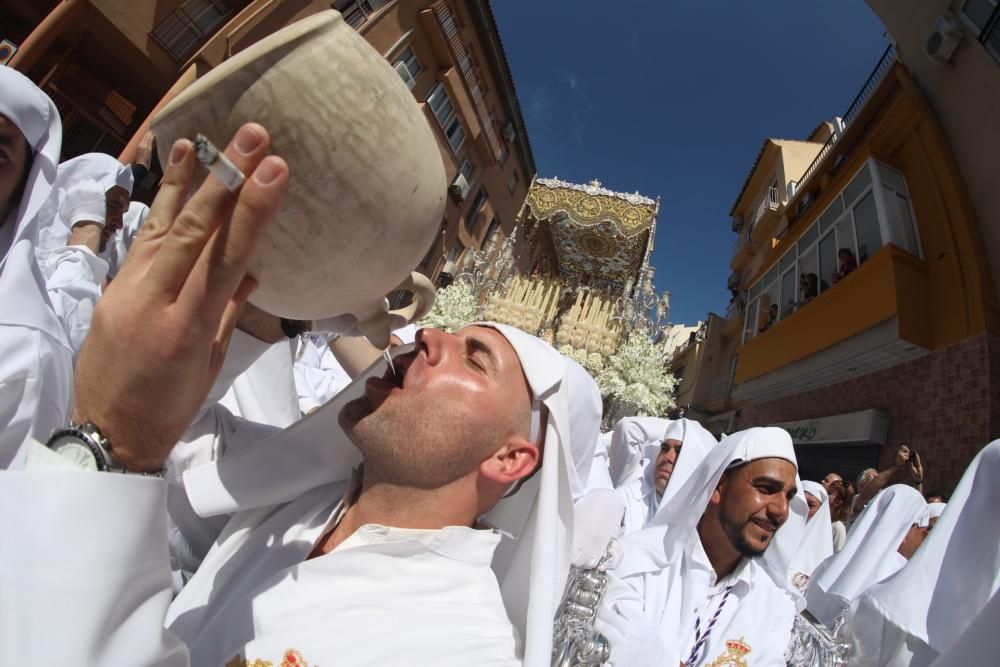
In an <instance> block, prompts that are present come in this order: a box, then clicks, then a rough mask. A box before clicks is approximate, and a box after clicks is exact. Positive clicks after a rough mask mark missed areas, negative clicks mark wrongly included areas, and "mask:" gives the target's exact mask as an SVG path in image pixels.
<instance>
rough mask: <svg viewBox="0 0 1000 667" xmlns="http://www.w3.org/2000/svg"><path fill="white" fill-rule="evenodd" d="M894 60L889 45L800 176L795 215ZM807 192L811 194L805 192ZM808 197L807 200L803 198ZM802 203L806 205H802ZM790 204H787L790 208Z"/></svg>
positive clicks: (810, 197)
mask: <svg viewBox="0 0 1000 667" xmlns="http://www.w3.org/2000/svg"><path fill="white" fill-rule="evenodd" d="M895 60H896V47H895V46H893V45H891V44H890V45H889V46H888V47H886V50H885V52H884V53H883V54H882V57H881V58H879V61H878V63H877V64H876V65H875V69H873V70H872V73H871V74H869V75H868V79H867V80H866V81H865V84H864V85H863V86H862V87H861V91H860V92H858V94H857V95H856V96H855V98H854V100H853V101H852V102H851V106H849V107H848V108H847V111H846V112H845V113H844V115H843V118H842V119H841V121H840V123H839V127H838V128H837V131H836V132H834V133H833V134H832V135H830V138H829V139H827V140H826V143H825V144H823V147H822V148H821V149H820V151H819V153H818V154H817V155H816V157H815V159H813V161H812V163H811V164H810V165H809V166H808V167H806V170H805V172H804V173H803V174H802V178H800V179H799V182H798V185H797V187H796V188H795V192H796V194H795V197H793V199H794V200H795V201H797V202H798V203H797V205H796V206H795V210H796V215H797V214H799V213H802V211H804V210H805V209H806V208H807V207H808V202H810V201H812V197H813V196H814V194H815V188H813V184H812V183H810V179H811V178H812V177H813V176H814V175H815V174H816V172H817V171H819V169H820V166H821V165H822V164H823V163H824V162H825V161H826V158H827V157H828V156H829V155H830V153H831V150H832V149H833V146H834V144H835V143H837V141H839V140H840V138H841V137H842V136H843V135H844V132H845V130H846V129H847V128H848V127H849V126H850V124H851V123H853V122H854V120H855V119H856V118H857V117H858V114H859V113H860V112H861V110H862V109H863V108H864V106H865V103H866V102H868V100H869V99H870V98H871V97H872V94H873V93H874V92H875V90H876V89H877V88H878V85H879V83H880V82H881V81H882V77H884V76H885V73H886V72H888V71H889V68H890V67H891V66H892V63H893V62H895ZM807 190H809V191H810V192H811V193H812V194H810V193H809V192H807ZM806 195H808V198H805V197H806ZM803 201H805V202H807V203H803ZM791 205H792V202H791V201H790V202H789V206H790V207H791Z"/></svg>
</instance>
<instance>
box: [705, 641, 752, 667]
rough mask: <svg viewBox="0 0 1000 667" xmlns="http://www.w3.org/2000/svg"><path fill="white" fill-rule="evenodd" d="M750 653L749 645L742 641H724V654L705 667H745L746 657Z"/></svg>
mask: <svg viewBox="0 0 1000 667" xmlns="http://www.w3.org/2000/svg"><path fill="white" fill-rule="evenodd" d="M749 652H750V645H749V644H747V643H746V642H745V641H743V638H742V637H740V638H739V640H736V639H729V640H727V641H726V652H725V654H723V655H720V656H719V657H718V658H716V659H715V660H713V661H712V662H710V663H709V664H708V665H706V666H705V667H747V659H746V655H747V653H749Z"/></svg>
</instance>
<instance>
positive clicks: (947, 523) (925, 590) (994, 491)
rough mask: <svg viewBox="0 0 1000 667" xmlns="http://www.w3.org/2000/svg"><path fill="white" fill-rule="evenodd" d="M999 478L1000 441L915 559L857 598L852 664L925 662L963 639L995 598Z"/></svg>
mask: <svg viewBox="0 0 1000 667" xmlns="http://www.w3.org/2000/svg"><path fill="white" fill-rule="evenodd" d="M998 476H1000V440H995V441H994V442H992V443H991V444H990V445H988V446H987V447H986V448H984V449H983V450H982V451H981V452H979V454H978V455H977V456H976V458H975V459H973V461H972V463H970V464H969V467H968V468H966V470H965V473H964V474H963V475H962V479H961V481H960V482H959V483H958V487H957V488H956V489H955V493H954V494H953V495H952V498H951V500H950V501H949V502H948V505H947V507H946V508H944V512H943V514H941V516H940V519H939V520H938V522H937V523H936V524H935V525H934V528H933V530H931V531H930V533H929V534H928V536H927V539H926V540H925V541H924V543H923V544H922V545H921V546H920V548H919V549H917V552H916V553H915V554H914V556H913V558H911V559H910V561H909V563H907V564H906V566H905V567H904V568H903V569H902V570H900V571H899V572H897V573H896V574H894V575H893V576H891V577H889V578H888V579H886V580H885V581H883V582H882V583H879V584H876V585H874V586H872V587H871V588H869V589H868V590H867V591H866V592H864V593H863V594H862V595H861V596H860V597H859V598H858V599H857V600H856V601H855V602H854V604H853V605H852V606H851V610H850V612H849V613H848V617H847V621H846V623H845V625H844V627H843V634H844V635H845V636H846V637H847V638H848V639H849V640H850V641H851V642H852V644H853V649H854V650H853V656H854V659H855V660H856V662H852V664H858V665H877V666H878V667H889V666H891V667H902V666H903V665H912V666H913V667H926V666H927V665H929V664H930V663H931V662H933V661H934V659H935V658H937V656H938V655H939V654H941V653H944V652H945V651H947V650H948V649H949V648H950V647H952V646H953V645H954V644H955V643H956V642H958V641H960V639H959V638H960V637H961V636H962V634H963V633H964V632H965V631H966V629H967V628H969V626H970V625H972V623H973V621H974V620H975V618H976V616H977V615H978V614H979V613H980V612H981V610H983V609H984V607H986V605H987V603H988V602H989V600H990V599H991V597H994V596H995V595H996V592H997V590H998V588H1000V513H998V512H997V507H998V506H1000V485H998V484H997V477H998ZM935 505H942V506H943V503H935ZM931 507H933V505H931ZM935 509H938V508H935ZM994 630H996V628H994ZM991 643H992V638H991ZM954 664H986V663H984V662H975V661H974V662H967V663H954Z"/></svg>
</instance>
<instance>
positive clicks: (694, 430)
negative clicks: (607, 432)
mask: <svg viewBox="0 0 1000 667" xmlns="http://www.w3.org/2000/svg"><path fill="white" fill-rule="evenodd" d="M665 440H678V441H680V442H681V443H682V447H681V451H680V454H678V456H677V461H676V462H675V464H674V469H673V472H672V473H671V475H670V483H669V484H668V485H667V488H666V490H665V491H664V493H663V497H662V498H660V497H657V495H656V494H655V493H653V491H654V490H655V488H656V479H655V476H656V458H657V456H658V455H659V453H660V446H661V445H662V443H663V442H664V441H665ZM716 444H717V443H716V440H715V436H713V435H712V434H711V433H709V432H708V431H707V430H705V427H703V426H702V425H701V424H699V423H698V422H696V421H695V420H693V419H661V418H658V417H625V418H623V419H620V420H619V421H618V423H617V424H615V428H614V431H612V437H611V446H610V447H609V452H608V453H609V460H610V467H611V473H612V479H613V480H614V481H615V487H616V488H620V487H622V486H625V485H627V484H629V483H630V482H632V481H634V480H635V479H638V478H639V477H642V494H643V496H645V497H646V498H647V500H648V502H649V514H648V516H649V517H653V516H654V515H655V514H656V513H657V512H658V511H659V509H660V508H661V507H663V506H664V504H665V503H666V502H667V501H668V500H669V499H670V498H671V497H672V496H673V495H674V494H675V493H677V491H678V490H679V489H680V488H681V487H682V486H683V485H684V482H685V481H686V480H687V479H688V477H690V476H691V473H692V472H694V470H695V468H697V467H698V464H699V463H701V461H702V459H704V458H705V455H706V454H708V452H709V451H710V450H711V449H712V448H713V447H714V446H715V445H716Z"/></svg>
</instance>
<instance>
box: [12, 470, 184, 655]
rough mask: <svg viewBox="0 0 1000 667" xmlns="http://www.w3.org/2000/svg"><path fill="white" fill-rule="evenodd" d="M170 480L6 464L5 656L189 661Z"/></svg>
mask: <svg viewBox="0 0 1000 667" xmlns="http://www.w3.org/2000/svg"><path fill="white" fill-rule="evenodd" d="M165 502H166V485H165V484H164V483H163V481H162V480H158V479H153V478H145V477H138V476H133V475H114V474H110V473H94V472H84V471H74V470H59V469H50V470H41V469H39V470H21V471H4V472H0V529H2V530H3V535H4V539H3V540H0V590H2V591H3V595H0V664H4V665H16V664H42V665H92V666H94V667H104V666H108V667H117V666H118V665H158V666H165V667H186V666H187V665H189V664H190V661H189V656H188V651H187V648H186V647H185V646H184V644H183V643H182V642H181V641H180V640H178V639H177V638H176V637H174V636H173V635H172V634H170V633H169V632H168V631H167V630H165V629H164V627H163V623H164V619H165V618H166V613H167V608H168V606H169V604H170V600H171V593H172V589H171V576H170V568H169V565H168V557H167V541H166V539H167V528H166V512H165V511H164V505H165Z"/></svg>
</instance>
